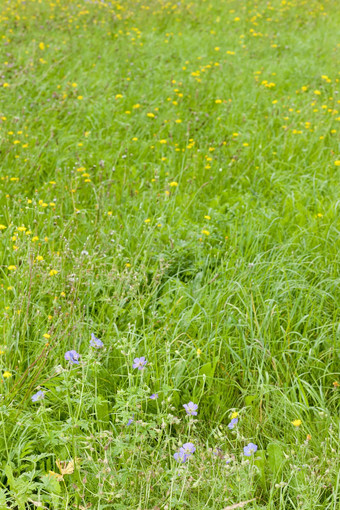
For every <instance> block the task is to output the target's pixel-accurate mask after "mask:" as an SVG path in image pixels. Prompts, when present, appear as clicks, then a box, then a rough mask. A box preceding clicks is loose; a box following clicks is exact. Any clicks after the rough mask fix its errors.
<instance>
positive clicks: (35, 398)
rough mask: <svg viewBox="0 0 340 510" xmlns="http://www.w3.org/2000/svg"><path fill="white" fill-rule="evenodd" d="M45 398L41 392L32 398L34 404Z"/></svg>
mask: <svg viewBox="0 0 340 510" xmlns="http://www.w3.org/2000/svg"><path fill="white" fill-rule="evenodd" d="M43 398H45V393H44V392H43V391H41V390H40V391H38V392H37V393H35V394H34V395H32V397H31V399H32V402H38V400H42V399H43Z"/></svg>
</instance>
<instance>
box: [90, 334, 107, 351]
mask: <svg viewBox="0 0 340 510" xmlns="http://www.w3.org/2000/svg"><path fill="white" fill-rule="evenodd" d="M90 345H91V347H95V348H96V349H101V348H102V347H104V344H103V342H102V341H101V340H99V338H97V337H96V336H94V334H93V333H91V340H90Z"/></svg>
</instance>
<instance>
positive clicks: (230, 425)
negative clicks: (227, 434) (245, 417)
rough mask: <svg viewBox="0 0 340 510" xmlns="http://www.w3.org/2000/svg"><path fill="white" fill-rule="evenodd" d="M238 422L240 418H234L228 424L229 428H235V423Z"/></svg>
mask: <svg viewBox="0 0 340 510" xmlns="http://www.w3.org/2000/svg"><path fill="white" fill-rule="evenodd" d="M237 423H238V418H233V419H232V420H231V422H230V423H229V425H228V429H230V430H231V429H233V428H234V427H235V425H237Z"/></svg>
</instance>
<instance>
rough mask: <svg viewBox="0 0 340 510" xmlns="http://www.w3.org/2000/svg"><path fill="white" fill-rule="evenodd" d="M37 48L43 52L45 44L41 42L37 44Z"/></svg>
mask: <svg viewBox="0 0 340 510" xmlns="http://www.w3.org/2000/svg"><path fill="white" fill-rule="evenodd" d="M39 48H40V49H41V50H44V49H45V44H44V43H43V42H41V43H39Z"/></svg>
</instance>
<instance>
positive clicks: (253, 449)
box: [243, 443, 257, 457]
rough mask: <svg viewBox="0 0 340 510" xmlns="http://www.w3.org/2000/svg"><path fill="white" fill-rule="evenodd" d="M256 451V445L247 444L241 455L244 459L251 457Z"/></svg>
mask: <svg viewBox="0 0 340 510" xmlns="http://www.w3.org/2000/svg"><path fill="white" fill-rule="evenodd" d="M256 451H257V445H256V444H254V443H249V444H248V445H247V446H245V447H244V448H243V453H244V455H245V456H246V457H251V456H252V455H253V453H255V452H256Z"/></svg>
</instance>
